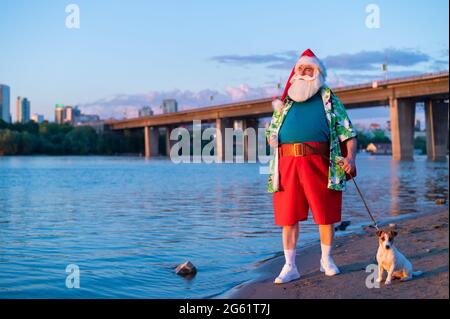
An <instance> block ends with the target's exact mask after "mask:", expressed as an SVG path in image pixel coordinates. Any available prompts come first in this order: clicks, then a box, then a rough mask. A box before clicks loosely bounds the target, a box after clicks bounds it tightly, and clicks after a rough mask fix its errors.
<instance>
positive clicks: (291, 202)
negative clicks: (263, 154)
mask: <svg viewBox="0 0 450 319" xmlns="http://www.w3.org/2000/svg"><path fill="white" fill-rule="evenodd" d="M307 144H310V145H312V146H316V145H318V144H319V143H318V142H307ZM328 168H329V160H328V159H327V158H324V157H323V156H322V155H319V154H311V155H306V156H297V157H295V156H280V157H279V163H278V170H279V174H280V175H279V176H280V179H279V182H280V191H278V192H275V193H274V194H273V208H274V213H275V224H276V225H279V226H288V225H294V224H296V223H297V222H299V221H304V220H307V219H308V210H309V208H311V212H312V215H313V218H314V222H315V223H316V224H319V225H328V224H334V223H337V222H339V221H340V220H341V210H342V191H336V190H332V189H329V188H327V184H328Z"/></svg>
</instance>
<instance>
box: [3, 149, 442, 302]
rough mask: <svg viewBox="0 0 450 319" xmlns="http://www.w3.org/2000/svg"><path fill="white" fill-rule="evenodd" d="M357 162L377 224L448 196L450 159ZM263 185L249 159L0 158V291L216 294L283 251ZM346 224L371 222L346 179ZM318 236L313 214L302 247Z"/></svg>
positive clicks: (18, 294)
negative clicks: (185, 269)
mask: <svg viewBox="0 0 450 319" xmlns="http://www.w3.org/2000/svg"><path fill="white" fill-rule="evenodd" d="M357 165H358V177H357V179H356V180H357V182H358V184H359V186H360V189H361V191H362V192H363V193H364V195H365V197H366V200H367V202H368V204H369V206H370V208H371V210H372V211H373V212H374V214H375V217H376V218H378V219H380V220H383V219H384V218H387V217H392V216H396V215H404V214H410V213H416V212H424V211H427V210H430V209H432V208H434V207H436V204H435V200H436V199H437V198H446V199H448V162H447V163H433V162H429V161H427V160H426V158H425V157H424V156H416V157H415V161H413V162H400V163H399V162H395V161H393V160H392V159H391V157H390V156H369V155H361V156H359V157H358V159H357ZM266 180H267V175H261V174H260V165H259V164H248V163H246V164H231V163H228V164H225V163H224V164H205V163H203V164H194V163H191V164H189V163H184V164H174V163H172V162H171V161H170V160H168V159H164V158H152V159H150V160H145V159H144V158H142V157H132V156H127V157H119V156H118V157H103V156H81V157H80V156H62V157H56V156H55V157H51V156H29V157H20V156H18V157H0V298H211V297H214V296H220V295H221V294H223V293H225V292H226V291H228V290H229V289H231V288H232V287H234V286H236V285H238V284H240V283H242V282H245V281H247V280H250V279H252V278H253V277H254V276H255V271H254V270H255V268H257V267H258V265H259V263H260V262H261V261H263V260H265V259H268V258H271V257H273V256H274V255H276V254H277V253H280V252H281V251H282V244H281V230H280V228H279V227H277V226H275V225H274V224H273V210H272V195H271V194H269V193H267V192H266V187H267V184H266ZM343 220H350V221H351V222H352V225H356V224H358V223H368V222H369V220H368V216H367V213H366V211H365V209H364V206H363V204H362V202H361V200H360V199H359V197H358V195H357V192H356V189H355V187H354V185H352V184H351V183H349V184H348V188H347V190H346V191H345V192H344V204H343ZM316 239H317V226H315V225H314V224H312V218H311V215H310V219H309V221H308V222H305V223H302V226H301V235H300V242H299V247H301V246H303V245H305V244H307V243H308V242H311V241H313V240H316ZM186 260H190V261H191V262H193V263H194V265H196V266H197V268H198V273H197V275H196V276H195V277H194V278H191V279H185V278H183V277H180V276H178V275H176V274H175V273H174V267H175V266H176V265H177V264H179V263H182V262H184V261H186ZM68 265H75V267H78V269H79V277H78V278H79V288H68V287H67V285H66V280H67V278H68V276H69V278H72V279H73V278H74V277H73V275H76V273H71V272H70V271H69V270H73V269H76V268H70V269H67V270H68V271H69V272H66V267H68ZM69 267H74V266H69ZM73 282H74V281H70V280H69V286H70V283H73Z"/></svg>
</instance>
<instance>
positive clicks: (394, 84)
mask: <svg viewBox="0 0 450 319" xmlns="http://www.w3.org/2000/svg"><path fill="white" fill-rule="evenodd" d="M333 91H334V92H335V93H336V94H337V95H338V96H339V98H340V99H341V100H342V102H343V103H344V105H345V107H346V108H347V109H355V108H366V107H376V106H387V105H389V110H390V118H391V140H392V154H393V158H394V159H396V160H411V159H412V158H413V150H414V124H415V123H414V122H415V110H416V107H415V106H416V103H418V102H424V103H425V120H426V133H427V154H428V158H429V159H430V160H434V161H441V160H446V154H447V143H448V120H449V117H448V116H449V104H448V99H449V73H448V72H441V73H430V74H423V75H420V76H414V77H405V78H397V79H391V80H387V81H378V82H374V83H370V84H361V85H352V86H345V87H339V88H334V89H333ZM271 102H272V99H271V98H265V99H259V100H252V101H245V102H239V103H230V104H224V105H217V106H211V107H202V108H197V109H191V110H186V111H179V112H175V113H168V114H161V115H154V116H147V117H140V118H133V119H126V120H117V121H108V122H106V123H105V126H106V128H107V129H111V130H117V131H120V130H126V129H143V130H144V136H145V139H144V143H145V156H146V157H150V156H153V155H159V154H158V149H159V144H158V143H159V128H161V127H162V128H164V129H165V132H166V134H165V136H166V155H167V154H169V149H170V147H171V145H172V144H171V141H170V139H169V137H170V132H171V130H172V129H173V128H175V127H178V126H181V125H187V124H192V122H193V120H201V121H202V123H203V124H204V123H209V124H211V125H215V127H216V129H217V138H216V140H217V142H216V151H217V157H218V158H219V159H222V160H223V158H224V145H225V143H224V137H225V134H224V132H225V128H226V127H234V126H235V124H236V123H240V128H242V129H243V130H245V129H246V128H247V127H253V128H255V129H257V126H258V119H259V118H261V117H270V116H271V115H272V112H273V109H272V104H271ZM247 151H248V142H247V140H246V139H244V152H245V157H246V158H247Z"/></svg>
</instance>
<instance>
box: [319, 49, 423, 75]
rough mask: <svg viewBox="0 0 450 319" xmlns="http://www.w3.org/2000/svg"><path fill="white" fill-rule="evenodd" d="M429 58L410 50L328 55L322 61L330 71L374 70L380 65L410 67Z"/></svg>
mask: <svg viewBox="0 0 450 319" xmlns="http://www.w3.org/2000/svg"><path fill="white" fill-rule="evenodd" d="M430 60H431V57H430V56H429V55H427V54H425V53H422V52H419V51H414V50H410V49H386V50H384V51H361V52H358V53H344V54H338V55H330V56H327V57H325V58H324V59H323V62H324V64H325V65H326V66H327V67H328V68H330V69H340V70H376V69H379V68H380V65H381V64H383V63H387V64H388V65H389V66H391V67H392V66H400V67H410V66H414V65H416V64H418V63H421V62H428V61H430Z"/></svg>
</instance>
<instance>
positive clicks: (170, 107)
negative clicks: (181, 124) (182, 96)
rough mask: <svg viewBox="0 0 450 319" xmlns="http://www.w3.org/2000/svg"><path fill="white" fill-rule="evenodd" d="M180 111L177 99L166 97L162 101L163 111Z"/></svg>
mask: <svg viewBox="0 0 450 319" xmlns="http://www.w3.org/2000/svg"><path fill="white" fill-rule="evenodd" d="M177 111H178V103H177V100H175V99H165V100H163V103H162V112H163V114H165V113H172V112H177Z"/></svg>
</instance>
